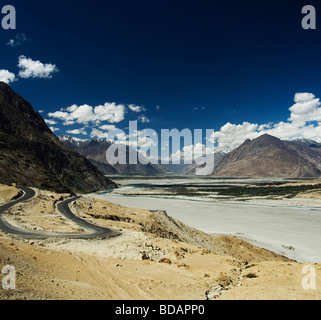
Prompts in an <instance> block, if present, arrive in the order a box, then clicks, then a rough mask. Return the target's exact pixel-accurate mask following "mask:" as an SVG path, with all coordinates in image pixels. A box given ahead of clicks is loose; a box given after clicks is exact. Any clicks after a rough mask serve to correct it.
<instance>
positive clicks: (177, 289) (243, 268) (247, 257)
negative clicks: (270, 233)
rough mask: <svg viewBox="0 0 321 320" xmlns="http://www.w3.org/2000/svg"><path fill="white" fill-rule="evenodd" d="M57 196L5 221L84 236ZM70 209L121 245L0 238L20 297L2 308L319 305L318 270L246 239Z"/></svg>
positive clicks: (120, 213) (83, 207)
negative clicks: (45, 302) (31, 302)
mask: <svg viewBox="0 0 321 320" xmlns="http://www.w3.org/2000/svg"><path fill="white" fill-rule="evenodd" d="M0 192H1V197H0V202H2V203H5V202H7V201H9V200H10V199H11V198H12V197H14V196H15V195H16V194H15V193H18V190H17V189H15V188H12V187H8V188H6V187H5V186H2V187H1V188H0ZM61 196H67V195H59V194H54V193H52V192H48V191H41V190H37V197H35V198H34V199H32V200H30V201H29V202H27V203H25V204H21V205H18V206H16V207H14V208H12V209H10V210H9V211H8V212H6V213H5V214H4V218H5V219H6V220H7V221H8V222H9V223H12V224H15V225H16V226H17V227H19V228H27V229H30V230H35V229H36V230H46V232H57V231H58V232H71V233H86V232H87V231H86V230H83V229H80V228H79V227H78V226H76V225H73V223H71V222H69V221H68V220H66V219H65V218H63V217H62V216H60V215H59V213H58V212H57V211H56V207H55V204H56V202H57V200H58V199H60V198H61ZM71 209H72V211H73V212H74V213H75V214H77V215H78V216H80V217H82V218H84V219H86V220H88V221H90V222H92V223H94V224H97V225H100V226H103V227H108V228H112V229H114V230H116V231H120V232H121V235H120V236H118V237H114V238H110V239H91V240H80V239H78V240H76V239H64V238H57V239H46V240H32V239H30V240H26V239H24V240H23V239H19V238H13V237H12V236H10V235H8V234H5V233H3V232H1V233H0V268H2V267H3V266H5V265H12V266H14V268H15V270H16V289H15V290H4V289H1V288H0V298H1V299H54V300H55V299H67V300H69V299H76V300H78V299H80V300H84V299H86V300H87V299H93V300H95V299H112V300H115V299H116V300H122V299H124V300H137V299H138V300H140V299H143V300H151V299H157V300H168V299H170V300H171V299H175V300H205V299H210V300H212V299H213V300H215V299H221V300H224V299H226V300H229V299H237V300H239V299H273V300H275V299H276V300H284V299H297V300H300V299H321V263H298V262H295V261H293V260H291V259H289V258H286V257H284V256H281V255H278V254H276V253H274V252H271V251H269V250H266V249H262V248H259V247H256V246H254V245H252V244H250V243H248V242H246V241H243V240H241V239H237V238H234V237H228V236H216V237H213V236H210V235H208V234H206V233H204V232H201V231H199V230H196V229H194V228H191V227H189V226H187V225H185V224H183V223H181V222H180V221H178V220H174V219H172V218H171V217H169V216H168V215H167V214H166V213H165V212H162V211H155V212H151V211H149V210H143V209H133V208H128V207H124V206H120V205H117V204H113V203H111V202H107V201H104V200H99V199H94V198H92V197H89V196H84V197H82V198H81V199H79V200H77V201H76V202H74V204H73V205H72V206H71ZM306 265H309V266H311V267H313V268H314V270H315V271H316V288H315V289H308V290H306V289H304V288H303V287H302V281H303V279H304V277H305V276H306V274H303V273H302V270H303V267H304V266H306ZM0 277H1V275H0Z"/></svg>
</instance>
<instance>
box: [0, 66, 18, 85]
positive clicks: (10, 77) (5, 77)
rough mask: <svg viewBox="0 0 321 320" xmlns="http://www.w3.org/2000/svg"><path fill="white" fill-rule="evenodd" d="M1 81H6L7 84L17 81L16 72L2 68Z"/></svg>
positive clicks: (0, 72) (0, 71)
mask: <svg viewBox="0 0 321 320" xmlns="http://www.w3.org/2000/svg"><path fill="white" fill-rule="evenodd" d="M0 81H2V82H5V83H7V84H9V83H11V82H14V81H16V76H15V74H14V73H12V72H10V71H8V70H4V69H1V70H0Z"/></svg>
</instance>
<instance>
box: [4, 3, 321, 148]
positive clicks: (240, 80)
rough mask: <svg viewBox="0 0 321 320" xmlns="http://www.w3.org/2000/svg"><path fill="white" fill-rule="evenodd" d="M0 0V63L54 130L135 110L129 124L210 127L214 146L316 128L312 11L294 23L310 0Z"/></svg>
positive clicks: (316, 35)
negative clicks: (9, 10)
mask: <svg viewBox="0 0 321 320" xmlns="http://www.w3.org/2000/svg"><path fill="white" fill-rule="evenodd" d="M5 4H11V5H13V6H15V8H16V11H17V29H16V30H3V29H0V46H1V51H0V71H1V70H2V71H3V72H4V71H6V72H10V74H9V76H10V75H11V80H13V78H12V74H14V80H15V81H10V80H7V82H9V81H10V85H11V87H12V88H13V89H14V90H15V91H16V92H18V93H19V94H20V95H21V96H23V97H24V98H25V99H27V100H28V101H29V102H30V103H31V104H32V105H33V107H34V109H35V110H41V111H42V116H43V117H44V118H45V119H47V120H49V122H50V123H48V124H49V125H50V126H51V127H52V128H55V129H53V130H55V134H57V135H61V134H65V133H67V132H69V133H70V132H73V134H71V135H73V136H75V137H79V138H90V137H92V138H94V137H97V136H100V137H104V135H105V130H103V129H102V128H105V129H106V128H110V126H115V127H117V128H120V129H124V128H126V127H128V121H129V120H139V129H144V128H153V129H155V130H156V131H159V130H160V129H171V128H177V129H179V130H182V129H184V128H189V129H191V130H192V129H204V130H205V129H214V130H216V131H217V136H216V137H214V139H215V142H216V144H218V150H220V149H221V150H223V149H226V150H230V149H232V148H235V147H236V146H237V145H238V144H240V143H241V142H242V141H243V140H245V139H246V138H255V137H257V136H258V135H260V134H262V133H271V134H274V135H276V136H278V137H280V138H284V139H294V138H298V137H307V138H314V139H318V137H319V135H320V133H321V131H320V129H319V123H320V122H321V117H320V119H319V107H320V103H319V100H318V99H319V97H321V88H320V71H321V58H320V57H321V25H320V28H319V27H318V25H319V22H320V23H321V19H320V21H319V20H317V29H316V30H303V29H302V27H301V20H302V18H303V15H302V13H301V9H302V7H303V6H304V5H307V4H312V5H313V4H314V3H313V1H312V2H311V1H309V3H308V2H307V1H282V4H280V1H275V0H270V1H256V2H254V1H247V0H244V1H228V2H227V1H224V2H223V1H213V0H212V1H177V0H172V1H169V0H162V1H154V0H149V1H145V0H144V1H129V0H128V1H108V0H106V1H77V3H76V2H74V1H68V0H65V1H60V0H58V1H46V2H44V1H15V0H10V1H9V2H8V3H5ZM3 5H4V4H3ZM0 6H1V5H0ZM315 8H316V10H317V18H318V13H319V12H320V13H321V5H320V4H318V3H317V2H315ZM2 16H3V15H2ZM320 17H321V16H320ZM18 64H19V65H18ZM0 75H1V73H0ZM2 75H6V77H7V79H9V78H8V73H2ZM298 93H305V95H297V96H296V94H298ZM311 94H312V95H311ZM295 97H296V98H295ZM294 99H295V100H296V101H294ZM306 105H308V106H310V107H308V108H306ZM292 106H294V108H292V111H291V110H289V108H290V107H292ZM97 107H98V109H97ZM95 108H96V109H95ZM302 110H306V113H305V114H303V112H302ZM95 111H97V112H96V113H95ZM57 112H58V113H57ZM75 112H76V113H75ZM320 114H321V113H320ZM298 115H301V117H298ZM311 117H312V118H311ZM313 117H315V118H313ZM68 119H69V120H68ZM86 119H87V120H86ZM107 126H109V127H107ZM84 133H86V134H84ZM320 139H321V135H320Z"/></svg>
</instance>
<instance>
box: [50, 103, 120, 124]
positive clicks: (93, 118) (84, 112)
mask: <svg viewBox="0 0 321 320" xmlns="http://www.w3.org/2000/svg"><path fill="white" fill-rule="evenodd" d="M48 116H49V117H50V118H56V119H60V120H63V121H64V125H71V124H74V123H84V124H87V123H89V122H92V123H95V124H99V123H100V122H101V121H108V122H110V123H117V122H121V121H122V120H124V117H125V106H124V105H122V104H116V103H114V102H112V103H110V102H106V103H105V104H104V105H99V106H96V107H93V106H90V105H88V104H84V105H81V106H77V105H75V104H74V105H72V106H70V107H68V108H66V109H61V110H60V111H56V112H52V113H49V114H48Z"/></svg>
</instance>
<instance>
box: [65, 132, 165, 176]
mask: <svg viewBox="0 0 321 320" xmlns="http://www.w3.org/2000/svg"><path fill="white" fill-rule="evenodd" d="M59 139H60V141H61V142H62V143H64V144H65V145H66V146H68V147H69V148H71V149H73V150H75V151H77V152H78V153H79V154H81V155H83V156H85V157H86V158H87V159H88V160H89V161H91V162H92V163H93V164H94V165H95V166H96V167H97V168H98V169H99V170H100V171H101V172H102V173H103V174H106V175H108V174H137V175H158V174H164V173H166V172H167V170H166V169H165V168H164V167H162V166H161V165H157V164H151V163H148V164H146V165H144V164H142V163H140V162H139V160H137V164H129V150H130V147H129V146H126V159H119V160H121V163H123V162H124V163H126V164H114V165H111V164H109V163H108V162H107V159H106V151H107V149H108V148H109V147H110V146H111V143H110V142H108V141H107V140H103V139H94V140H81V139H77V138H73V137H70V136H68V135H64V136H59ZM137 156H138V153H137ZM140 156H141V157H142V155H140Z"/></svg>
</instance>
